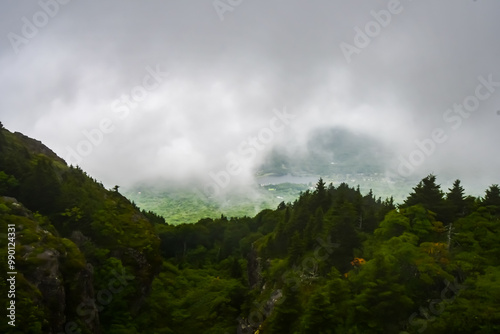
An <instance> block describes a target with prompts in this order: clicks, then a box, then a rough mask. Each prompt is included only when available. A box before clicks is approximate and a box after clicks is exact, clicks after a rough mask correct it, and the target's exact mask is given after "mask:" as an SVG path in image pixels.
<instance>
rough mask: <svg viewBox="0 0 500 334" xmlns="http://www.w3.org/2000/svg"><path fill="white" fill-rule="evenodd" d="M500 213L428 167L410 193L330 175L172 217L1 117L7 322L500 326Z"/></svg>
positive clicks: (94, 326) (235, 329)
mask: <svg viewBox="0 0 500 334" xmlns="http://www.w3.org/2000/svg"><path fill="white" fill-rule="evenodd" d="M0 124H1V123H0ZM0 128H1V125H0ZM499 218H500V188H499V186H498V185H492V186H490V187H489V188H488V189H486V190H485V193H484V196H483V197H480V198H477V197H472V196H467V195H466V192H465V190H464V188H463V187H462V185H461V183H460V181H459V180H457V181H455V183H454V184H453V187H452V188H450V189H441V187H440V185H439V184H438V183H437V179H436V176H435V175H428V176H426V177H425V178H423V179H422V180H421V181H420V182H419V183H418V184H417V185H416V186H415V187H414V188H413V191H412V192H411V193H410V194H409V195H408V197H407V198H406V200H405V201H404V203H402V204H399V205H397V204H395V203H394V201H393V200H392V199H391V198H388V199H381V198H377V197H376V196H375V195H374V194H373V193H372V192H371V191H370V192H369V193H368V194H362V193H361V192H360V190H359V187H357V188H356V187H354V188H353V187H350V186H349V185H347V184H345V183H342V184H340V185H338V186H333V185H332V184H329V185H327V184H325V182H323V180H322V179H319V181H318V182H317V184H316V186H315V189H314V190H308V191H305V192H303V193H302V194H301V195H300V197H298V198H297V199H296V200H295V201H293V202H289V203H284V202H282V203H281V204H279V206H278V207H277V208H276V209H274V210H269V209H268V210H263V211H261V212H260V213H258V214H257V215H256V216H254V217H226V216H224V215H221V217H220V218H218V219H210V218H205V219H201V220H199V221H198V222H197V223H195V224H180V225H175V226H174V225H171V224H168V222H165V220H164V219H163V218H162V217H161V216H159V215H157V214H155V213H153V212H146V211H144V210H140V208H138V207H137V206H136V205H135V204H134V203H133V202H130V201H129V200H128V199H127V198H125V197H124V196H122V195H121V194H120V192H119V187H115V188H113V189H105V188H104V187H103V185H102V184H101V183H99V182H98V181H97V180H95V179H93V178H91V177H90V176H89V175H87V174H86V173H85V172H84V171H83V170H82V169H81V168H79V167H77V166H67V165H66V163H65V162H64V161H63V160H62V159H60V158H59V157H57V155H55V154H54V153H53V152H52V151H51V150H50V149H48V148H47V147H45V146H44V145H43V144H42V143H40V142H38V141H36V140H34V139H30V138H28V137H26V136H24V135H22V134H20V133H12V132H10V131H8V130H6V129H3V128H2V129H0V228H1V232H0V234H1V235H2V236H3V237H2V239H1V240H0V248H1V253H2V261H1V263H2V268H1V270H0V276H1V278H2V279H1V281H0V290H1V294H0V301H1V303H2V305H3V307H4V310H6V309H7V307H8V306H9V305H10V304H9V302H10V300H9V299H8V298H7V296H8V290H9V284H10V283H9V281H8V280H7V278H9V277H10V275H7V272H10V271H12V270H11V268H9V267H8V264H9V262H8V261H7V259H8V258H7V254H8V243H9V238H8V237H7V236H8V235H9V237H10V234H8V233H7V231H8V226H11V225H10V224H13V225H15V254H16V255H15V261H14V266H15V269H16V271H17V274H16V292H15V310H16V318H15V327H13V326H11V325H9V324H8V321H9V318H8V317H5V316H4V320H3V321H2V322H1V324H0V331H1V332H3V333H112V334H118V333H123V334H125V333H187V334H191V333H211V334H226V333H227V334H232V333H259V334H263V333H279V334H284V333H324V334H326V333H353V334H354V333H363V334H365V333H384V334H387V333H389V334H390V333H429V334H431V333H482V334H486V333H499V332H500V312H498V310H499V309H500V297H499V296H500V247H499V244H500V234H499V232H500V231H499V230H500V219H499ZM9 265H10V264H9ZM4 312H5V314H8V313H7V312H8V311H4Z"/></svg>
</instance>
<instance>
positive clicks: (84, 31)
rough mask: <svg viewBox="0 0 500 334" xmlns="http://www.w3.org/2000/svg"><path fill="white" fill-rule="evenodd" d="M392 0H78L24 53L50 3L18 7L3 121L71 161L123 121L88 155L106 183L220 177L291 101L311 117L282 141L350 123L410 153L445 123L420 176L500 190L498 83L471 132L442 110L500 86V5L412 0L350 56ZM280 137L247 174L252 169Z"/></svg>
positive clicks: (298, 141) (8, 16) (7, 47)
mask: <svg viewBox="0 0 500 334" xmlns="http://www.w3.org/2000/svg"><path fill="white" fill-rule="evenodd" d="M54 1H56V0H54ZM46 2H47V3H48V2H49V1H48V0H46ZM389 3H390V1H370V2H365V1H352V2H349V4H347V3H342V4H340V2H331V1H326V0H322V1H319V0H318V1H314V2H307V3H306V2H303V1H298V0H294V1H286V2H285V1H243V2H242V3H241V5H239V6H237V7H235V8H234V10H233V11H228V12H226V13H225V14H224V21H221V20H220V18H219V16H218V14H217V12H216V11H215V9H214V7H213V5H212V2H211V1H195V2H190V3H189V4H186V3H182V2H166V3H160V2H153V1H149V2H148V1H146V2H141V3H138V2H134V1H107V2H106V3H101V2H97V1H90V2H85V3H84V2H79V1H70V2H68V3H67V4H65V5H60V7H59V11H58V13H57V15H55V16H54V17H51V18H50V20H49V21H48V23H47V24H46V25H44V26H43V27H40V28H39V31H38V33H37V35H36V36H35V37H33V38H30V39H28V40H29V42H28V43H27V44H26V45H23V47H22V48H21V50H20V52H19V53H18V54H16V53H15V52H14V50H13V48H12V47H11V43H10V42H9V39H8V38H7V36H8V34H9V33H11V32H13V33H16V34H20V35H22V29H23V22H24V21H23V20H22V18H23V17H26V18H28V19H29V20H32V17H33V15H34V14H35V13H37V12H38V11H40V10H41V7H40V5H39V4H38V3H31V4H27V3H19V2H17V1H6V2H5V4H4V5H3V10H2V13H1V14H0V18H1V20H0V22H1V24H0V32H1V35H2V36H4V38H3V39H2V40H1V41H0V50H1V51H0V73H1V77H2V80H1V81H0V92H1V95H2V99H1V100H0V117H1V119H2V122H3V123H4V124H5V126H6V127H7V128H9V129H11V130H15V131H21V132H23V133H25V134H27V135H30V136H32V137H36V138H38V139H41V140H42V141H43V142H44V143H46V144H47V145H49V146H50V147H51V148H53V149H54V150H55V151H56V152H57V153H58V154H59V155H60V156H62V157H65V156H67V154H68V151H67V150H68V147H70V148H73V149H76V147H77V146H78V143H80V142H81V141H82V140H86V137H85V135H84V132H85V131H86V132H87V133H88V132H89V131H91V130H93V129H99V125H100V122H101V121H102V120H103V119H108V120H110V121H111V122H112V125H113V129H114V130H113V131H112V132H110V133H107V134H104V135H103V140H102V142H101V143H99V145H94V147H93V148H92V152H91V153H90V154H88V156H85V157H83V159H82V161H81V162H80V165H81V166H82V168H84V169H86V170H88V171H89V173H91V174H92V175H93V176H94V177H96V178H97V179H100V180H102V181H103V182H104V183H105V184H106V185H108V186H112V185H114V184H122V185H125V184H131V183H133V182H137V181H141V180H144V179H154V178H155V177H162V178H166V179H168V178H171V179H175V180H183V179H186V180H189V179H190V178H208V173H209V172H210V171H217V170H221V168H225V167H224V166H225V164H226V163H227V162H228V159H227V154H228V153H229V152H231V151H234V150H236V149H237V147H238V145H239V144H241V143H242V142H243V141H245V140H247V138H248V137H249V136H253V135H255V134H256V133H259V131H261V129H263V128H265V127H267V126H268V123H269V120H270V118H272V117H273V109H275V108H277V109H279V110H281V109H282V108H284V107H286V108H287V110H288V111H289V112H290V113H293V114H295V115H296V116H297V120H296V121H295V122H293V123H292V124H290V125H289V126H287V128H286V130H284V131H283V132H282V133H280V134H279V135H276V136H275V138H274V141H273V143H274V144H276V145H281V146H286V145H297V146H301V147H304V146H305V145H306V140H307V139H308V138H310V134H311V133H313V132H314V131H316V129H318V128H324V127H328V126H331V127H335V126H343V127H346V128H347V129H350V130H351V131H354V132H358V133H363V134H367V135H370V136H373V137H374V138H377V139H378V140H380V141H382V142H383V143H384V145H389V146H390V147H392V148H393V150H394V152H395V158H396V157H397V156H398V155H401V156H403V157H405V158H408V156H409V155H410V154H411V152H412V151H414V150H415V149H417V148H418V147H417V146H416V144H415V140H423V139H425V138H429V136H431V133H432V131H433V129H435V128H443V129H445V130H446V133H447V135H448V136H449V139H448V141H447V142H446V143H443V144H441V145H439V147H437V148H436V150H435V153H433V154H432V156H429V157H426V160H425V162H424V163H423V164H422V165H420V166H418V168H417V169H416V170H415V173H417V174H425V173H427V172H435V173H443V174H444V173H449V172H450V171H453V172H454V177H459V178H464V179H471V180H472V179H473V175H475V174H477V173H480V174H481V178H482V179H484V180H485V182H488V183H495V182H496V183H498V179H499V177H500V173H499V172H498V168H496V167H495V166H498V161H496V160H497V158H496V154H495V152H496V151H497V149H496V143H497V142H498V136H499V135H498V133H499V132H498V131H496V130H497V128H498V123H499V122H500V116H498V115H497V114H496V111H497V110H498V109H499V108H500V107H499V105H500V103H499V102H500V92H496V93H495V94H492V96H491V97H490V98H489V99H488V100H486V101H484V102H482V103H481V106H480V107H479V109H478V110H477V111H476V112H474V114H473V115H471V116H470V117H469V118H468V119H464V122H463V125H462V126H461V127H460V128H459V129H456V130H453V129H450V127H449V124H447V123H446V122H445V121H444V120H443V114H444V113H445V111H446V110H447V109H448V108H450V107H452V106H453V104H454V103H461V102H462V101H463V100H464V98H465V97H467V96H468V95H470V94H473V93H474V89H475V87H476V86H477V82H478V79H477V78H478V77H479V76H484V77H486V76H488V75H490V74H491V75H493V77H494V78H496V80H498V81H500V66H498V65H499V63H498V62H499V61H498V59H500V44H498V43H494V41H495V40H496V32H497V31H498V30H499V28H500V27H499V25H500V23H498V20H497V18H496V15H495V13H498V10H499V9H500V4H498V3H496V2H492V1H481V2H473V1H464V2H460V3H457V2H456V1H451V0H448V1H441V2H439V3H430V2H416V1H405V0H401V2H400V3H401V8H402V11H401V12H400V13H399V14H397V15H393V16H392V17H391V21H390V23H389V24H388V25H387V26H386V27H381V29H380V33H379V34H377V35H376V36H374V37H371V38H370V44H369V45H368V46H366V47H364V48H362V49H361V50H360V52H359V53H358V54H354V55H353V56H352V61H351V62H350V63H348V62H347V61H346V58H345V57H344V54H343V53H342V50H341V48H340V45H341V43H343V42H344V43H349V44H354V43H355V36H356V30H355V27H359V28H360V29H362V30H363V29H365V27H366V24H367V23H368V22H370V21H374V20H375V19H374V16H373V14H372V13H371V11H375V12H377V13H379V12H380V11H382V10H386V9H387V8H388V5H389ZM156 66H161V68H162V69H163V70H164V71H166V72H168V73H169V75H168V77H167V78H165V80H164V81H163V82H162V83H161V85H159V87H157V88H155V89H154V90H151V91H148V95H147V97H146V98H145V99H144V100H141V101H140V102H138V103H137V107H135V108H133V109H131V110H130V112H129V114H128V116H127V117H126V118H121V117H120V116H121V115H120V113H119V112H116V110H115V111H114V109H113V107H112V104H113V102H114V101H116V100H117V99H120V98H121V96H123V94H128V95H130V94H131V92H132V90H133V89H134V87H136V86H138V85H141V84H142V82H143V79H144V77H145V75H147V73H148V72H147V67H151V68H155V67H156ZM486 133H487V134H488V135H486ZM274 144H270V145H269V146H268V147H266V149H264V150H262V151H261V152H259V155H258V156H256V157H255V159H254V160H253V161H251V162H250V163H248V164H247V165H245V168H246V171H245V173H242V174H241V175H251V172H252V171H254V170H255V168H256V166H257V165H258V164H260V163H261V162H262V159H264V157H265V154H266V152H268V151H270V150H271V148H272V146H273V145H274ZM387 168H388V169H392V170H394V168H396V169H397V165H396V166H394V161H392V162H389V163H388V166H387Z"/></svg>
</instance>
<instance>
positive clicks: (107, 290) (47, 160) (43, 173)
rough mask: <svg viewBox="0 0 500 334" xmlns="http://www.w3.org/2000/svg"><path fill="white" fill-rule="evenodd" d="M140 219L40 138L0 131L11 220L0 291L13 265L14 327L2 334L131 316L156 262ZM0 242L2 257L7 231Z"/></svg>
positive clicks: (154, 238)
mask: <svg viewBox="0 0 500 334" xmlns="http://www.w3.org/2000/svg"><path fill="white" fill-rule="evenodd" d="M148 216H149V217H153V219H154V218H156V217H154V215H151V214H147V213H143V212H141V211H140V210H139V209H138V208H137V207H136V206H134V205H133V204H132V203H130V202H129V201H128V200H127V199H126V198H125V197H123V196H122V195H120V194H119V193H118V192H116V191H112V190H106V189H104V187H103V186H102V184H100V183H98V182H96V181H95V180H93V179H92V178H90V177H89V176H88V175H86V173H85V172H83V171H82V170H81V169H80V168H78V167H72V166H67V165H66V163H65V162H64V160H62V159H61V158H59V157H57V155H55V154H54V153H53V152H52V151H51V150H50V149H49V148H47V147H46V146H44V145H43V144H42V143H41V142H39V141H36V140H34V139H31V138H28V137H26V136H24V135H23V134H21V133H17V132H16V133H11V132H9V131H8V130H6V129H1V130H0V222H1V226H2V231H7V228H8V226H13V227H15V237H14V235H13V234H9V237H12V240H13V239H15V245H16V247H15V249H14V251H15V261H14V262H15V263H14V264H13V269H11V270H7V262H3V264H4V266H3V268H2V269H4V270H2V274H1V275H2V282H3V283H2V287H3V288H6V284H5V282H6V277H5V276H4V275H5V273H6V272H15V271H17V275H14V276H15V280H16V287H17V290H16V319H17V320H16V322H15V324H16V327H15V329H16V330H14V331H12V328H11V327H10V326H9V325H7V324H6V323H5V322H2V325H0V326H2V332H4V333H7V332H9V333H42V332H43V333H59V332H60V331H62V328H64V327H65V326H68V328H73V327H74V328H79V329H81V330H82V333H85V332H88V333H99V332H101V329H103V328H106V326H103V323H106V322H105V321H106V318H108V319H109V318H110V317H111V315H112V314H118V313H120V314H123V317H130V315H131V314H134V313H136V312H137V310H138V309H139V308H140V306H141V304H142V303H143V300H144V298H145V296H146V295H147V293H148V291H149V289H150V287H151V282H152V280H153V278H154V276H155V274H157V273H158V270H159V266H160V264H161V257H160V253H159V245H160V239H159V238H158V235H157V234H156V232H155V230H154V228H153V225H152V223H151V222H150V219H148ZM10 224H12V225H10ZM9 231H12V230H9ZM1 247H2V251H3V253H2V254H7V248H8V243H7V242H6V238H5V237H4V238H2V240H1ZM121 290H123V291H122V292H120V293H114V292H118V291H121ZM6 297H7V294H6V293H2V296H1V298H2V300H1V302H2V305H6V303H7V302H8V301H7V300H6ZM111 300H113V301H114V302H113V303H112V304H111V303H110V301H111ZM108 304H110V305H109V306H108ZM104 306H106V307H104ZM101 308H103V309H102V310H101ZM98 311H99V312H98ZM28 319H29V321H28Z"/></svg>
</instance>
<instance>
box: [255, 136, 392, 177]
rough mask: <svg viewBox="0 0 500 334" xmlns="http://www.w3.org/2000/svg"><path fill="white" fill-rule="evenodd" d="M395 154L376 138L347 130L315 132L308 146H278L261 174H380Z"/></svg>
mask: <svg viewBox="0 0 500 334" xmlns="http://www.w3.org/2000/svg"><path fill="white" fill-rule="evenodd" d="M390 158H391V151H390V150H389V149H388V148H387V147H385V146H384V145H383V144H382V143H380V142H379V141H377V140H376V139H374V138H372V137H370V136H367V135H363V134H358V133H354V132H352V131H350V130H348V129H346V128H343V127H333V128H318V129H316V130H314V131H311V132H310V133H309V135H308V137H307V139H306V143H305V145H304V147H295V146H293V145H292V146H291V147H280V146H277V147H275V148H274V149H273V150H272V151H271V152H270V153H269V155H268V157H267V158H266V159H265V162H264V163H263V164H262V165H261V166H260V167H259V174H274V175H284V174H293V175H315V176H316V175H322V176H323V177H335V176H338V175H348V174H350V175H356V174H366V175H373V174H380V175H382V174H383V173H384V172H385V165H384V164H385V163H387V161H388V160H389V159H390Z"/></svg>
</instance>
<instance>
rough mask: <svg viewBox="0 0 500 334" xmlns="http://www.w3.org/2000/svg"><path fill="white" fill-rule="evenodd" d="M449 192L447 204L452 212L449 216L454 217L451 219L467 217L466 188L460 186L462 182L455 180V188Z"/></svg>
mask: <svg viewBox="0 0 500 334" xmlns="http://www.w3.org/2000/svg"><path fill="white" fill-rule="evenodd" d="M448 190H449V192H448V193H447V194H446V202H447V206H448V208H449V210H450V212H449V214H450V215H452V217H449V219H453V218H454V217H463V216H464V215H465V205H466V201H465V197H464V188H463V187H462V186H461V185H460V180H455V182H453V187H452V188H450V189H448Z"/></svg>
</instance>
